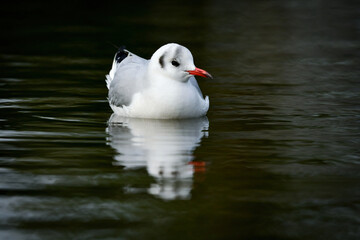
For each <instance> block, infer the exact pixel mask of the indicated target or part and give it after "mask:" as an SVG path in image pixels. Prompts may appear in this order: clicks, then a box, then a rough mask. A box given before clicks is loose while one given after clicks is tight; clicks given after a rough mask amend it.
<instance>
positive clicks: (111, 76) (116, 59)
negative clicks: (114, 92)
mask: <svg viewBox="0 0 360 240" xmlns="http://www.w3.org/2000/svg"><path fill="white" fill-rule="evenodd" d="M128 55H129V52H128V51H127V50H126V49H125V46H121V47H120V48H119V49H118V51H117V52H116V54H115V57H114V61H113V64H112V67H111V70H110V72H109V74H108V75H106V79H105V81H106V86H107V88H108V89H109V88H110V83H111V81H112V80H113V79H114V76H115V72H116V69H117V66H118V64H119V63H121V62H122V60H124V59H125V58H126V57H127V56H128Z"/></svg>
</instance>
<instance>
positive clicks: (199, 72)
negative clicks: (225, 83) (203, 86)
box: [186, 67, 213, 78]
mask: <svg viewBox="0 0 360 240" xmlns="http://www.w3.org/2000/svg"><path fill="white" fill-rule="evenodd" d="M186 72H188V73H190V74H191V75H198V76H201V77H206V78H213V77H212V76H211V75H210V73H208V72H207V71H205V70H202V69H200V68H197V67H196V68H195V70H187V71H186Z"/></svg>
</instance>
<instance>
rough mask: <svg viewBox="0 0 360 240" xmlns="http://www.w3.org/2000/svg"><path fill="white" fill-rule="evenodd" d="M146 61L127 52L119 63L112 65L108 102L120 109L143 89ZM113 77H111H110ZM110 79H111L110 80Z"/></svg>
mask: <svg viewBox="0 0 360 240" xmlns="http://www.w3.org/2000/svg"><path fill="white" fill-rule="evenodd" d="M147 65H148V60H146V59H143V58H141V57H139V56H136V55H135V54H132V53H130V52H129V55H128V56H127V57H126V58H125V59H124V60H122V61H121V62H120V63H116V62H115V63H114V64H113V68H114V67H115V69H114V71H113V69H112V70H111V71H110V73H109V76H108V77H109V78H110V79H111V80H110V82H109V84H108V86H109V96H108V97H109V102H110V104H112V105H115V106H118V107H122V106H124V105H125V106H128V105H129V104H130V103H131V100H132V97H133V96H134V94H135V93H137V92H139V91H141V90H142V89H144V88H145V87H146V86H147V84H146V78H145V72H146V68H147ZM112 75H113V76H112ZM111 77H112V78H111Z"/></svg>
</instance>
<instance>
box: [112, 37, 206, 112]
mask: <svg viewBox="0 0 360 240" xmlns="http://www.w3.org/2000/svg"><path fill="white" fill-rule="evenodd" d="M194 75H198V76H202V77H207V78H212V76H211V75H210V74H209V73H208V72H206V71H204V70H202V69H200V68H197V67H195V65H194V60H193V56H192V54H191V52H190V51H189V50H188V49H187V48H186V47H183V46H181V45H179V44H176V43H169V44H166V45H164V46H162V47H161V48H159V49H158V50H157V51H156V52H155V53H154V54H153V55H152V57H151V59H150V60H146V59H144V58H141V57H139V56H136V55H135V54H133V53H131V52H129V51H128V50H126V49H124V48H121V49H119V51H118V52H117V53H116V54H115V57H114V61H113V64H112V68H111V70H110V72H109V74H108V75H106V84H107V88H108V89H109V95H108V100H109V104H110V107H111V108H112V110H113V111H114V113H115V114H117V115H119V116H125V117H135V118H154V119H180V118H195V117H201V116H205V115H206V113H207V111H208V109H209V98H208V96H206V97H205V98H204V97H203V94H202V92H201V90H200V88H199V85H198V83H197V81H196V79H195V77H194Z"/></svg>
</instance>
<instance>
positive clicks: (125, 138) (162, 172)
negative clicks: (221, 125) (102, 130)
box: [107, 114, 209, 200]
mask: <svg viewBox="0 0 360 240" xmlns="http://www.w3.org/2000/svg"><path fill="white" fill-rule="evenodd" d="M208 127H209V121H208V119H207V118H206V117H203V118H197V119H185V120H155V119H136V118H125V117H120V116H118V115H116V114H113V115H111V117H110V119H109V121H108V128H107V132H108V134H109V137H108V143H109V145H110V146H111V147H112V148H114V149H115V150H116V151H117V153H118V154H117V155H115V157H114V159H115V160H116V161H115V163H114V164H116V165H120V166H123V167H124V168H125V169H134V168H142V167H146V169H147V171H148V173H149V174H150V175H151V176H153V177H154V178H155V179H156V183H155V184H151V186H149V188H148V190H147V191H148V192H149V193H150V194H153V195H156V196H158V197H160V198H163V199H167V200H171V199H178V198H180V199H187V198H189V197H190V192H191V190H192V183H193V174H194V171H195V170H196V169H198V170H202V168H201V166H202V165H203V164H202V163H201V162H193V160H194V156H193V152H194V150H195V149H196V147H198V146H199V145H200V142H201V139H202V138H203V137H204V136H205V137H206V136H207V134H208V131H207V130H208ZM199 166H200V168H199Z"/></svg>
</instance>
